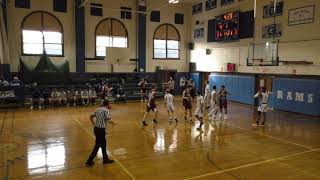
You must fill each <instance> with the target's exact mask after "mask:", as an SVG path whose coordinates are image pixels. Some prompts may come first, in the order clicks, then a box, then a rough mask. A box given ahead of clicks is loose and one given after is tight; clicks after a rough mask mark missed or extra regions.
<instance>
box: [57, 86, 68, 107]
mask: <svg viewBox="0 0 320 180" xmlns="http://www.w3.org/2000/svg"><path fill="white" fill-rule="evenodd" d="M58 98H59V104H67V93H66V91H64V90H63V89H61V90H60V91H59V97H58Z"/></svg>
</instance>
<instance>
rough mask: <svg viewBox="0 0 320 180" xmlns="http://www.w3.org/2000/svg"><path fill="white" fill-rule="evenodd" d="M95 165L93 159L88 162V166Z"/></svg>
mask: <svg viewBox="0 0 320 180" xmlns="http://www.w3.org/2000/svg"><path fill="white" fill-rule="evenodd" d="M93 165H94V162H93V161H90V162H86V166H88V167H91V166H93Z"/></svg>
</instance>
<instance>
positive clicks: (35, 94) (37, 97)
mask: <svg viewBox="0 0 320 180" xmlns="http://www.w3.org/2000/svg"><path fill="white" fill-rule="evenodd" d="M30 101H31V106H30V109H33V106H34V103H38V106H39V109H41V108H42V105H43V103H44V98H43V96H42V93H41V92H40V90H39V89H38V88H37V86H35V87H33V90H32V93H31V99H30Z"/></svg>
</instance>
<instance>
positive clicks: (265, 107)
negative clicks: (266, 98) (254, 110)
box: [258, 104, 268, 112]
mask: <svg viewBox="0 0 320 180" xmlns="http://www.w3.org/2000/svg"><path fill="white" fill-rule="evenodd" d="M258 111H260V112H267V111H268V104H261V105H260V106H259V107H258Z"/></svg>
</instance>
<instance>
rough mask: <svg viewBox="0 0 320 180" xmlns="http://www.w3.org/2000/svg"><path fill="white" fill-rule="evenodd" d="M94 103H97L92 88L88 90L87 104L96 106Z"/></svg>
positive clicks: (95, 93)
mask: <svg viewBox="0 0 320 180" xmlns="http://www.w3.org/2000/svg"><path fill="white" fill-rule="evenodd" d="M96 101H97V92H96V90H95V89H94V88H91V89H90V90H89V103H90V104H96Z"/></svg>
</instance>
